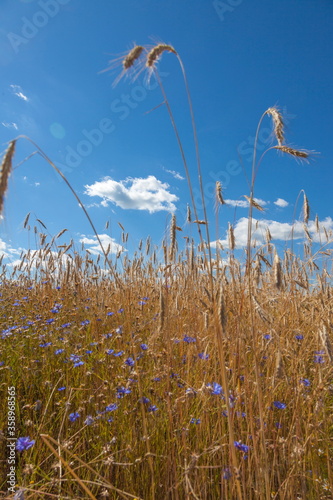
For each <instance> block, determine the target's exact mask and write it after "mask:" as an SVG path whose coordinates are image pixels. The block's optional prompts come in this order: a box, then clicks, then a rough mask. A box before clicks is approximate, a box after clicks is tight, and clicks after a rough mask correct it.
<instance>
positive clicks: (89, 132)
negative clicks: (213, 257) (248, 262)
mask: <svg viewBox="0 0 333 500" xmlns="http://www.w3.org/2000/svg"><path fill="white" fill-rule="evenodd" d="M0 9H1V21H2V22H1V28H0V66H1V77H0V83H1V103H0V134H1V139H0V141H1V151H4V150H5V149H6V143H7V142H8V141H9V140H11V139H13V138H14V137H16V136H18V135H27V136H29V137H30V138H31V139H32V140H33V141H35V142H36V143H37V144H38V146H39V147H40V148H42V150H43V151H44V152H45V153H46V154H47V155H48V156H49V157H50V158H51V159H52V161H54V163H55V164H56V165H57V166H58V167H59V168H60V169H61V170H62V171H63V172H64V174H65V175H66V177H67V178H68V180H69V182H70V183H71V184H72V186H73V188H74V189H75V190H76V191H77V193H78V195H79V196H80V197H81V198H82V202H83V203H84V204H85V206H87V207H88V210H89V213H90V215H91V217H92V219H93V221H94V223H95V225H96V228H97V231H98V233H99V234H100V235H103V236H102V238H103V241H104V242H105V243H108V242H114V251H116V250H117V249H118V248H119V246H117V244H120V243H121V241H120V234H121V229H120V227H119V226H118V224H117V222H120V223H121V224H122V225H123V226H124V227H125V230H126V231H127V232H128V233H129V239H128V244H127V249H128V251H129V252H130V253H132V252H133V251H134V250H135V249H136V248H137V245H138V242H139V241H140V239H141V238H143V239H144V238H146V237H147V236H148V235H150V236H151V237H152V241H153V242H154V243H155V244H157V245H159V244H160V243H161V242H162V240H163V238H164V235H165V232H166V230H167V227H168V225H169V222H170V212H171V211H174V212H175V214H176V217H177V223H178V225H179V226H180V227H182V228H183V233H178V237H179V240H180V241H182V236H186V235H196V228H195V227H194V226H193V227H189V226H188V225H186V224H185V211H186V205H187V203H189V202H190V197H189V191H188V187H187V183H186V180H185V179H184V177H185V173H184V168H183V165H182V161H181V157H180V154H179V150H178V147H177V142H176V140H175V136H174V132H173V129H172V127H171V124H170V120H169V117H168V114H167V111H166V108H165V106H159V105H160V104H161V103H162V100H163V99H162V95H161V92H160V89H159V88H158V87H157V85H156V84H155V81H154V79H153V78H152V79H151V80H150V82H149V83H148V82H147V79H146V77H145V74H144V73H142V74H141V75H139V77H138V78H137V80H135V81H131V80H130V79H125V78H124V79H122V80H121V81H120V82H119V84H118V85H117V86H116V87H113V86H112V83H113V81H114V80H115V78H116V77H117V76H118V74H119V73H120V72H121V66H118V68H115V69H114V70H113V71H109V72H104V73H101V71H102V70H103V69H105V68H107V67H108V65H109V61H110V60H114V59H115V58H117V57H119V56H120V55H121V54H124V53H126V51H128V50H130V49H131V48H132V47H133V43H137V44H140V45H152V44H154V41H152V39H151V37H154V40H157V41H163V42H165V43H169V44H171V45H173V46H174V48H175V49H176V50H177V52H178V53H179V55H180V57H181V59H182V61H183V63H184V66H185V69H186V72H187V77H188V81H189V86H190V91H191V96H192V100H193V106H194V112H195V118H196V124H197V129H198V138H199V147H200V153H201V161H202V169H203V185H204V191H205V195H206V200H207V209H208V215H209V220H210V222H211V226H210V231H211V237H212V240H214V239H216V233H215V211H214V207H215V202H214V196H213V194H212V192H213V189H214V185H215V182H216V181H217V180H220V181H221V183H222V185H223V196H224V198H225V199H226V200H228V204H227V205H224V206H223V207H222V208H221V209H220V213H219V221H220V224H219V236H220V238H221V240H222V241H223V242H224V245H225V246H226V247H227V241H226V236H225V232H226V229H227V227H228V222H230V223H233V224H234V228H235V234H236V243H237V244H238V247H239V248H240V249H241V248H242V246H243V244H244V242H245V239H246V224H247V219H246V218H247V215H248V208H247V207H246V201H245V198H244V197H243V195H248V194H249V186H248V182H247V179H246V175H247V176H248V177H250V175H251V155H252V150H253V147H252V146H253V138H254V135H255V132H256V127H257V124H258V121H259V119H260V117H261V115H262V113H263V112H264V111H265V110H266V109H267V108H269V107H271V106H278V107H279V108H280V110H281V111H282V113H283V115H284V119H285V122H286V143H287V144H290V145H292V146H293V147H298V148H305V149H308V150H311V151H316V152H318V153H320V154H318V155H315V157H314V159H313V160H312V161H311V162H310V163H309V164H306V163H303V164H300V163H297V162H296V161H295V160H294V159H293V158H289V157H286V156H282V155H281V154H278V152H277V151H275V150H273V151H270V152H269V153H268V154H267V156H266V157H265V159H264V160H263V162H262V164H261V166H260V169H259V172H258V177H257V181H256V187H255V197H256V198H257V199H259V200H261V203H262V204H263V206H264V208H265V212H264V213H261V212H258V211H255V213H254V217H256V219H258V220H262V222H261V223H260V225H259V230H258V231H259V232H257V238H258V241H259V242H260V241H261V240H262V239H263V236H262V235H263V234H264V231H265V228H266V227H268V228H269V229H270V231H271V233H272V236H273V239H274V242H275V243H276V245H277V247H278V248H284V247H285V242H286V240H287V241H288V239H289V237H290V230H291V224H292V222H293V219H294V218H295V219H296V220H298V219H300V220H301V208H302V197H300V199H299V203H298V205H297V206H296V200H297V197H298V195H299V193H300V191H301V190H302V189H304V190H305V192H306V195H307V197H308V199H309V202H310V207H311V215H310V222H309V230H310V234H311V235H312V236H313V237H314V239H317V240H318V239H319V235H318V234H317V235H316V234H315V229H314V222H313V220H314V217H315V215H316V214H318V218H319V221H320V223H321V224H322V226H321V227H323V226H324V227H325V228H326V230H327V231H330V230H331V229H333V221H332V219H331V217H332V211H331V204H330V199H331V190H332V183H331V180H332V173H331V170H332V151H331V143H332V139H331V137H332V129H333V113H332V97H333V96H332V94H333V91H332V81H333V78H332V77H333V69H332V68H333V65H332V53H333V43H332V42H333V31H332V20H333V4H332V2H331V1H330V0H318V1H314V0H302V1H300V0H279V2H276V0H265V1H263V0H261V1H260V0H251V1H250V0H226V1H222V0H221V1H206V0H191V1H189V0H186V1H184V0H183V1H179V0H169V1H167V2H160V1H152V0H142V1H134V0H122V1H121V2H109V1H107V0H99V1H98V2H90V1H88V0H85V1H84V0H81V1H79V0H2V2H1V7H0ZM158 69H159V71H160V72H161V78H162V80H163V84H164V86H165V89H166V92H167V96H168V99H169V101H170V104H171V107H172V109H173V112H174V115H175V119H176V122H177V125H178V128H179V132H180V135H181V139H182V142H183V146H184V150H185V153H186V156H187V159H188V164H189V169H190V174H191V178H192V181H193V184H194V190H195V195H196V198H197V193H198V182H197V170H196V163H195V155H194V146H193V136H192V131H191V121H190V115H189V110H188V105H187V98H186V93H185V89H184V83H183V80H182V74H181V71H180V68H179V64H178V61H177V59H176V57H175V56H174V55H173V54H169V53H165V54H163V57H162V59H161V60H160V61H159V63H158ZM272 145H274V138H273V135H272V123H271V121H270V119H269V118H268V117H266V118H265V120H264V122H263V125H262V132H261V135H260V141H259V147H260V150H261V151H263V150H264V149H265V148H266V147H269V146H272ZM34 151H35V147H34V146H33V145H31V144H29V142H28V141H25V140H22V139H20V140H19V142H18V144H17V152H16V156H15V161H14V166H16V165H18V164H19V163H20V162H21V161H22V160H24V159H25V158H26V157H27V156H29V155H30V154H31V153H33V152H34ZM244 171H245V172H246V175H245V174H244ZM240 202H241V203H240ZM235 205H244V206H237V207H236V206H235ZM28 212H31V217H30V224H31V227H33V226H34V225H37V226H38V223H36V222H35V221H36V218H38V219H40V220H42V221H43V223H44V224H45V225H46V226H47V231H48V234H50V235H51V236H54V235H56V234H57V233H58V232H59V231H60V230H61V229H63V228H66V229H68V231H67V232H66V233H65V235H64V236H63V239H62V242H69V240H70V239H71V238H72V239H73V240H74V241H75V243H76V245H77V249H79V248H80V242H82V241H83V242H84V243H85V245H86V248H88V249H90V250H92V251H96V252H97V251H98V250H97V247H96V249H95V250H94V248H95V239H94V237H93V234H92V231H91V228H90V227H89V225H88V222H87V221H86V219H85V218H84V215H83V212H82V210H81V209H80V207H79V206H78V204H77V203H76V201H75V200H74V198H73V197H72V195H71V194H70V192H69V190H68V187H67V186H66V185H65V183H64V182H63V181H62V180H61V179H60V178H58V177H57V175H56V174H55V172H54V171H53V170H52V169H51V168H50V167H49V165H48V164H46V163H45V161H44V160H42V158H40V157H39V156H38V155H34V156H32V157H31V158H30V159H29V160H28V161H26V162H24V163H23V164H21V165H19V166H18V168H15V170H14V171H13V174H12V176H11V179H10V183H9V191H8V194H7V198H6V203H5V211H4V219H3V220H2V222H1V230H0V238H1V240H0V251H1V252H3V253H5V255H6V256H7V257H8V258H9V259H11V260H12V261H15V259H16V258H17V256H18V252H19V251H20V249H22V248H25V249H26V248H28V247H29V246H30V247H31V248H36V244H35V241H34V236H33V232H32V233H31V234H30V236H29V235H28V233H27V231H26V230H23V221H24V219H25V216H26V214H27V213H28ZM199 215H200V216H201V218H202V213H201V212H200V214H199ZM107 221H109V227H108V229H105V224H106V222H107ZM38 227H39V229H42V230H43V232H45V231H44V229H43V228H42V227H41V226H38ZM294 236H295V237H296V239H297V242H298V243H301V242H303V240H304V233H303V229H302V224H301V223H299V224H298V226H297V227H296V230H295V233H294ZM320 236H321V237H323V234H321V235H320Z"/></svg>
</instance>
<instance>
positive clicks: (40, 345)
mask: <svg viewBox="0 0 333 500" xmlns="http://www.w3.org/2000/svg"><path fill="white" fill-rule="evenodd" d="M50 345H52V342H45V344H39V347H49V346H50Z"/></svg>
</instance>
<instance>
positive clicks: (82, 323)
mask: <svg viewBox="0 0 333 500" xmlns="http://www.w3.org/2000/svg"><path fill="white" fill-rule="evenodd" d="M89 323H90V321H89V319H85V320H84V321H81V325H82V326H86V325H89Z"/></svg>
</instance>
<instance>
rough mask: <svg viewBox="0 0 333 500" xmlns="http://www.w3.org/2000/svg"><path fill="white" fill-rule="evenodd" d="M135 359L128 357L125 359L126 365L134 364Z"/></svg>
mask: <svg viewBox="0 0 333 500" xmlns="http://www.w3.org/2000/svg"><path fill="white" fill-rule="evenodd" d="M134 363H135V361H134V359H133V358H127V359H126V361H125V365H128V366H134Z"/></svg>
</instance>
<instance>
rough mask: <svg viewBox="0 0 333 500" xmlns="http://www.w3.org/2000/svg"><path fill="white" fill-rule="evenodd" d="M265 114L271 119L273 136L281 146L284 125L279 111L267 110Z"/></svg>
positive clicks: (274, 109)
mask: <svg viewBox="0 0 333 500" xmlns="http://www.w3.org/2000/svg"><path fill="white" fill-rule="evenodd" d="M266 113H267V114H268V115H269V116H271V117H272V119H273V123H274V135H275V137H276V140H277V141H278V144H279V146H282V145H283V142H284V123H283V118H282V115H281V113H280V111H279V110H278V109H277V108H275V107H273V108H269V109H268V110H267V111H266Z"/></svg>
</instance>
